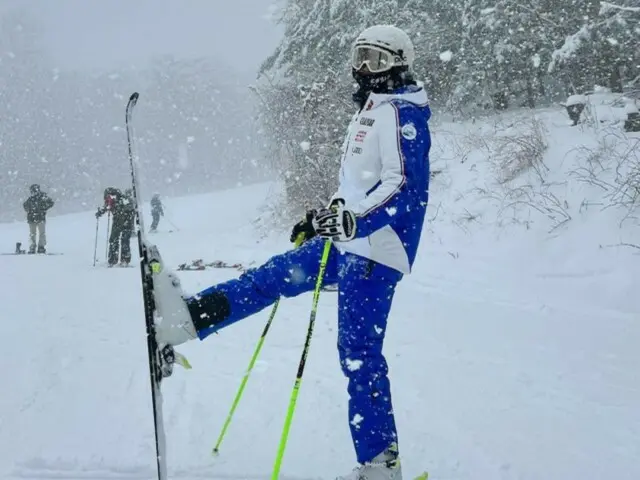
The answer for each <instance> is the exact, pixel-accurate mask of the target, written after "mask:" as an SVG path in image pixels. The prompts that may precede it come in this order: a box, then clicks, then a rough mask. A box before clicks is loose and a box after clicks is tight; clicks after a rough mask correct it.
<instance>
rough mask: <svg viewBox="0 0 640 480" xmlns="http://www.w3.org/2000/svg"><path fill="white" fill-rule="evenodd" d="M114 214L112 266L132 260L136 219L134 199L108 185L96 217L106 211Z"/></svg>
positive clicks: (111, 242)
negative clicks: (102, 203) (132, 243)
mask: <svg viewBox="0 0 640 480" xmlns="http://www.w3.org/2000/svg"><path fill="white" fill-rule="evenodd" d="M107 212H108V213H110V214H111V216H112V219H113V221H112V225H111V235H109V252H108V258H107V263H108V265H109V266H110V267H112V266H114V265H117V264H118V263H121V264H123V265H128V264H129V263H130V262H131V235H132V234H133V223H134V219H135V208H134V205H133V201H132V200H131V198H129V197H128V196H127V195H124V194H123V193H122V192H121V191H120V190H119V189H117V188H114V187H108V188H106V189H105V191H104V205H103V206H102V207H99V208H98V211H97V212H96V218H100V217H101V216H102V215H104V214H105V213H107Z"/></svg>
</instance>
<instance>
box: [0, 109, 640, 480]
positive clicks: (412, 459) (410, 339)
mask: <svg viewBox="0 0 640 480" xmlns="http://www.w3.org/2000/svg"><path fill="white" fill-rule="evenodd" d="M540 119H541V121H542V122H543V123H544V125H546V127H547V128H548V129H551V130H552V131H551V133H549V135H548V142H549V148H548V150H547V151H546V154H545V155H546V156H545V160H544V161H545V164H546V166H547V167H549V169H550V171H549V175H550V176H551V177H553V176H554V175H556V176H563V178H564V177H567V178H568V176H567V174H566V172H565V169H570V168H571V165H572V162H574V160H575V158H574V157H575V155H574V156H572V155H573V154H568V152H569V151H570V150H571V148H572V147H575V146H578V145H581V144H585V143H588V142H592V143H593V142H594V141H595V140H592V139H593V138H596V137H595V136H594V135H595V134H594V133H593V132H592V131H590V130H588V129H587V128H586V127H580V126H579V127H568V126H567V122H566V118H564V117H563V116H562V115H559V114H557V113H553V112H541V113H540ZM491 128H492V127H491V125H490V123H489V122H488V121H487V122H485V123H483V124H482V125H477V124H476V125H471V124H468V125H465V126H459V125H458V126H453V125H451V126H446V125H439V126H436V127H435V128H434V131H435V132H434V137H435V139H436V142H437V145H436V146H435V147H434V150H433V156H434V158H433V163H434V167H435V166H437V167H438V168H441V169H443V172H442V173H441V174H439V175H438V176H436V179H435V180H434V183H433V186H432V189H431V206H430V210H429V216H430V218H431V221H430V222H429V224H428V225H427V226H426V227H425V234H424V237H423V238H424V240H423V243H422V246H421V249H420V254H419V257H418V261H417V263H416V266H415V271H414V273H413V274H412V275H411V276H408V277H406V278H405V279H404V280H403V281H402V283H401V284H400V287H399V289H398V292H397V296H396V299H395V303H394V307H393V310H392V314H391V318H390V323H389V332H388V338H387V341H386V355H387V357H388V360H389V363H390V369H391V381H392V390H393V394H394V404H395V409H396V414H397V423H398V428H399V434H400V448H401V452H402V456H403V460H402V461H403V468H404V473H405V478H407V479H410V478H411V477H412V476H413V475H415V474H417V473H419V472H420V471H422V470H423V469H427V470H429V472H430V474H431V478H434V479H443V480H444V479H447V480H453V479H460V480H462V479H465V480H467V479H469V480H470V479H483V480H490V479H491V480H493V479H501V480H502V479H505V480H506V479H514V480H515V479H518V480H539V479H542V478H544V479H548V480H551V479H554V480H566V479H576V480H577V479H583V478H615V479H617V480H637V479H638V478H640V373H638V365H639V364H640V348H639V345H640V322H639V320H640V315H639V313H640V301H639V300H638V292H639V291H640V280H639V276H638V271H639V269H638V261H639V259H640V257H638V253H639V252H640V250H638V249H637V248H636V247H633V246H625V245H619V244H621V243H630V244H634V243H635V244H637V243H638V240H637V238H638V229H637V224H636V223H634V222H633V221H632V219H631V220H629V218H626V217H625V215H624V212H623V211H622V210H620V209H605V210H602V208H601V207H593V206H592V207H590V208H582V207H581V205H582V200H583V199H589V200H592V201H593V202H596V201H597V200H598V199H602V195H603V194H602V193H598V192H597V191H595V190H593V189H594V188H595V187H593V186H592V185H585V184H581V183H579V182H570V183H569V184H567V185H560V186H558V188H559V189H560V190H561V193H562V194H563V195H564V197H563V199H566V201H567V204H566V206H565V208H566V209H567V211H568V213H569V214H570V217H571V220H569V221H567V222H565V223H563V224H562V225H560V226H556V224H557V223H558V222H557V220H553V219H551V218H549V217H548V216H547V215H545V214H541V213H538V212H536V211H532V209H531V208H529V209H528V210H527V211H528V212H529V213H527V214H526V216H525V214H524V213H523V212H522V211H518V212H517V213H515V214H513V215H516V217H517V218H518V219H519V220H523V221H526V222H528V226H529V228H526V227H525V226H522V225H517V224H512V223H509V222H507V221H505V218H506V217H505V216H504V215H502V214H499V210H498V206H499V205H498V203H496V200H495V198H494V199H493V200H491V201H490V200H486V198H485V199H484V200H482V198H481V197H482V195H480V196H479V194H478V189H477V188H475V187H479V186H484V187H486V186H487V185H489V184H490V183H491V180H490V178H491V175H490V173H491V172H490V171H489V170H490V169H487V168H485V167H484V166H483V165H484V164H483V162H482V152H483V151H485V150H483V148H485V147H482V146H478V145H477V144H474V145H475V146H474V148H470V147H469V149H468V150H466V153H467V154H468V155H467V156H465V157H464V158H465V161H464V162H461V159H462V157H463V156H464V155H462V154H463V153H464V152H463V150H464V148H466V147H464V145H467V146H468V145H470V144H473V141H472V140H473V139H472V140H468V141H466V142H463V143H464V145H463V146H461V145H462V144H460V143H458V144H457V145H458V147H459V148H458V150H456V149H454V148H453V147H452V146H453V145H454V144H455V142H453V141H452V138H453V136H456V138H458V139H460V138H462V137H464V136H465V135H468V134H471V133H473V132H474V131H476V132H479V133H480V134H481V137H482V135H485V134H484V133H482V129H484V130H491ZM474 129H475V130H474ZM478 129H479V130H478ZM482 138H488V137H486V136H485V137H482ZM461 155H462V156H461ZM484 163H486V161H485V162H484ZM574 163H575V162H574ZM519 178H520V177H519ZM517 181H518V180H516V182H517ZM271 188H273V186H271V185H264V184H263V185H254V186H250V187H243V188H237V189H232V190H227V191H222V192H217V193H212V194H208V195H201V196H198V197H190V198H179V199H170V200H168V201H167V207H168V212H169V215H170V219H171V220H172V221H173V222H174V223H175V224H176V225H177V227H179V230H175V229H174V231H173V232H172V233H168V232H166V230H167V229H169V228H170V226H169V225H168V224H167V223H163V224H161V227H160V230H161V231H160V233H158V234H156V235H155V236H154V237H153V239H154V240H155V241H156V242H157V244H158V245H159V247H160V249H161V252H162V254H163V256H164V257H165V261H166V262H167V263H169V264H170V265H173V266H177V265H178V264H180V263H183V262H188V261H191V260H192V259H196V258H203V259H204V260H207V261H212V260H224V261H226V262H230V263H235V262H241V263H244V264H250V263H251V262H257V263H260V262H262V261H263V260H265V259H266V258H268V257H269V256H270V255H272V254H274V253H276V252H280V251H282V250H283V249H286V248H289V244H288V241H287V240H288V239H287V237H288V232H280V233H274V234H272V235H269V236H266V237H262V236H261V235H259V234H258V233H256V231H255V229H254V227H255V225H254V220H255V218H256V217H257V216H258V211H259V208H260V206H261V205H262V204H263V203H264V202H265V199H266V198H267V197H268V195H269V192H270V189H271ZM596 190H598V191H600V189H596ZM492 191H497V190H492ZM555 192H556V193H558V194H560V193H559V191H555ZM484 197H486V191H485V195H484ZM484 197H483V198H484ZM545 198H547V199H548V198H549V197H545ZM231 207H233V208H231ZM524 207H526V205H524ZM503 213H504V212H503ZM468 214H471V215H468ZM471 217H475V218H474V219H471ZM625 218H626V221H625V222H623V223H622V226H621V225H620V222H621V220H623V219H625ZM147 224H148V219H147ZM498 224H500V225H502V226H501V227H497V225H498ZM95 226H96V221H95V217H94V216H93V212H86V213H82V214H76V215H67V216H59V217H52V218H50V220H49V224H48V237H49V250H50V251H51V252H63V253H64V255H60V256H19V257H18V256H11V255H6V256H0V272H1V273H2V279H3V280H2V289H1V291H2V302H1V305H2V308H1V309H0V338H1V339H2V340H3V345H2V359H3V360H2V362H0V371H1V374H0V376H1V378H2V380H3V381H2V389H1V390H0V478H3V479H6V480H9V479H12V480H14V479H18V478H23V479H25V478H26V479H47V478H56V479H75V478H91V479H143V478H144V479H152V478H154V475H155V469H154V467H155V463H154V442H153V430H152V416H151V409H150V399H149V385H148V371H147V364H146V350H145V349H146V343H145V332H144V320H143V311H142V301H141V292H140V290H141V288H140V278H139V271H138V269H137V268H129V269H107V268H105V267H103V266H101V265H100V266H97V267H93V266H92V263H93V248H94V233H95ZM554 226H555V227H556V228H553V227H554ZM101 228H104V224H103V225H101ZM551 229H553V230H551ZM550 230H551V233H549V231H550ZM26 234H27V231H26V225H25V224H5V225H0V245H2V246H3V248H4V250H5V251H7V252H11V251H12V250H13V246H14V244H15V242H16V241H18V240H20V241H22V242H23V244H26V242H27V237H26ZM634 237H635V240H634ZM104 240H105V239H104V231H103V230H102V229H101V230H100V237H99V242H98V252H99V254H98V256H99V257H101V259H103V258H104ZM132 245H135V241H132ZM236 274H237V272H235V271H233V270H225V269H219V270H206V271H203V272H181V273H180V274H179V275H180V277H181V279H182V281H183V285H184V286H185V288H186V289H187V290H189V291H196V290H198V289H200V288H204V287H206V286H208V285H210V284H211V283H213V282H218V281H222V280H225V279H228V278H231V277H232V276H233V275H236ZM310 304H311V296H310V295H304V296H301V297H298V298H295V299H287V300H286V301H283V302H282V304H281V306H280V310H279V313H278V315H277V317H276V320H275V322H274V325H273V327H272V330H271V332H270V333H269V336H268V338H267V340H266V342H265V345H264V349H263V352H262V354H261V357H260V359H259V361H258V364H257V366H256V369H255V371H254V373H253V376H252V377H251V379H250V381H249V384H248V387H247V389H246V392H245V395H244V398H243V400H242V403H241V404H240V406H239V408H238V410H237V412H236V416H235V418H234V420H233V423H232V424H231V427H230V430H229V432H228V435H227V437H226V439H225V441H224V443H223V445H222V447H221V454H220V456H219V457H218V458H212V457H211V449H212V447H213V444H214V442H215V440H216V438H217V435H218V433H219V431H220V428H221V427H222V424H223V421H224V419H225V416H226V414H227V411H228V408H229V406H230V403H231V400H232V398H233V396H234V394H235V391H236V388H237V386H238V384H239V381H240V378H241V376H242V374H243V372H244V370H245V368H246V365H247V363H248V361H249V358H250V355H251V353H252V352H253V349H254V346H255V344H256V342H257V340H258V338H259V335H260V333H261V331H262V328H263V326H264V323H265V321H266V319H267V316H268V313H269V312H268V310H266V311H264V312H262V313H260V314H259V315H256V316H255V317H253V318H250V319H247V320H246V321H244V322H240V323H239V324H236V325H234V326H233V327H230V328H229V329H227V330H225V331H223V332H221V334H220V335H218V336H214V337H210V338H208V339H207V340H205V341H204V342H200V341H197V342H192V343H190V344H188V345H186V346H184V348H183V349H182V350H183V353H185V354H186V355H187V356H188V357H189V359H190V361H191V363H192V365H193V370H190V371H184V370H180V369H177V370H176V373H175V374H174V376H173V377H171V378H170V379H168V380H167V381H166V382H165V383H164V386H163V390H164V399H165V423H166V426H165V430H166V433H167V437H168V449H169V456H168V464H169V470H170V473H171V478H183V479H186V480H192V479H200V478H211V479H214V480H222V479H233V480H235V479H263V478H268V477H269V476H270V474H271V470H272V465H273V460H274V458H275V454H276V449H277V443H278V440H279V438H280V433H281V430H282V425H283V421H284V414H285V411H286V408H287V402H288V399H289V396H290V392H291V388H292V386H293V381H294V377H295V373H296V368H297V364H298V360H299V356H300V351H301V348H302V344H303V341H304V336H305V332H306V326H307V320H308V315H309V307H310ZM335 344H336V296H335V293H329V292H327V293H323V294H322V296H321V298H320V308H319V312H318V320H317V326H316V334H315V336H314V339H313V342H312V346H311V352H310V356H309V360H308V366H307V370H306V371H305V378H304V381H303V383H302V387H301V392H300V397H299V399H298V408H297V411H296V415H295V418H294V423H293V427H292V430H291V435H290V439H289V444H288V447H287V451H286V454H285V458H284V462H283V466H282V474H283V477H284V478H285V479H290V480H292V479H310V478H323V479H327V478H333V477H334V476H335V475H337V474H343V473H347V472H348V471H349V470H350V469H351V468H352V467H353V466H354V455H353V453H352V447H351V442H350V437H349V430H348V425H347V412H346V390H345V387H346V381H345V379H344V378H343V377H342V374H341V372H340V368H339V364H338V360H337V352H336V350H335Z"/></svg>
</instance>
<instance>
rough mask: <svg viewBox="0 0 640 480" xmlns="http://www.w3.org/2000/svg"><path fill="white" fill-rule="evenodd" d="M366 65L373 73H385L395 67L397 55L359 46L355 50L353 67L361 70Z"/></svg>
mask: <svg viewBox="0 0 640 480" xmlns="http://www.w3.org/2000/svg"><path fill="white" fill-rule="evenodd" d="M365 65H366V66H367V69H368V70H369V71H370V72H371V73H379V72H384V71H387V70H389V69H390V68H391V67H393V66H394V65H395V55H394V54H393V53H391V52H390V51H388V50H384V49H382V48H380V47H375V46H372V45H358V46H356V47H355V48H354V49H353V55H352V57H351V66H352V67H353V68H354V69H355V70H360V69H361V68H362V67H364V66H365Z"/></svg>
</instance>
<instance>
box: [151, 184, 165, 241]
mask: <svg viewBox="0 0 640 480" xmlns="http://www.w3.org/2000/svg"><path fill="white" fill-rule="evenodd" d="M161 216H163V217H164V208H163V207H162V202H161V201H160V195H159V194H157V193H155V194H154V195H153V197H151V218H152V219H153V222H151V229H150V230H149V231H150V232H151V233H153V232H155V231H156V230H157V229H158V222H160V217H161Z"/></svg>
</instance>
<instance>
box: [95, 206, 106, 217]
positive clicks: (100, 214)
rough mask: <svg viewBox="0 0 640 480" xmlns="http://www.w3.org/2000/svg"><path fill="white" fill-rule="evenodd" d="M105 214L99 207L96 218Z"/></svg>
mask: <svg viewBox="0 0 640 480" xmlns="http://www.w3.org/2000/svg"><path fill="white" fill-rule="evenodd" d="M103 214H104V212H103V211H102V209H101V208H99V209H98V211H97V212H96V218H100V217H101V216H102V215H103Z"/></svg>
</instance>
